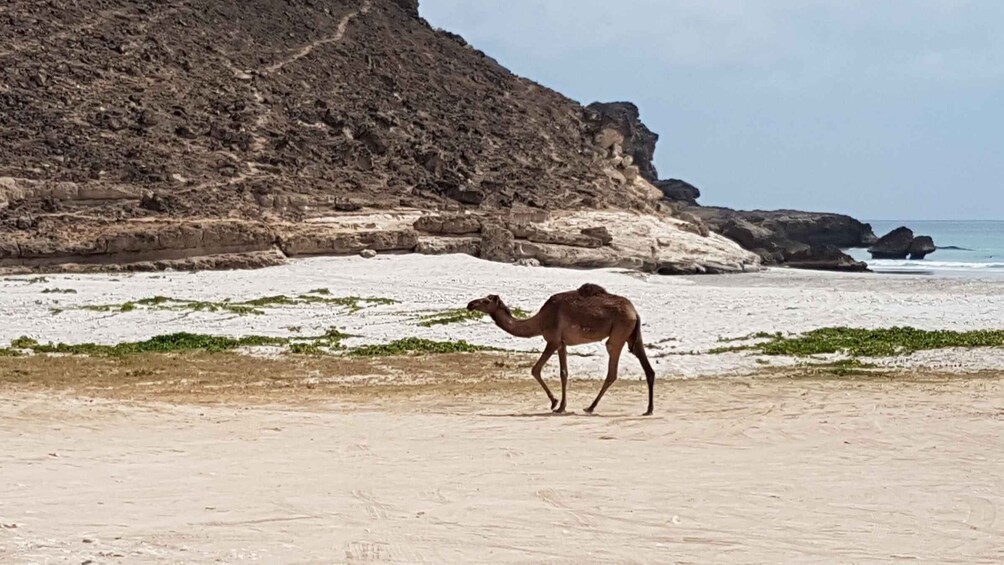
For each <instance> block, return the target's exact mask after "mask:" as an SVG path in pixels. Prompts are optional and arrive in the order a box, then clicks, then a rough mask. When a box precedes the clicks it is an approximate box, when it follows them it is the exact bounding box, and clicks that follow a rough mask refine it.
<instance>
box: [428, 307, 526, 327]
mask: <svg viewBox="0 0 1004 565" xmlns="http://www.w3.org/2000/svg"><path fill="white" fill-rule="evenodd" d="M512 315H513V317H514V318H529V317H530V313H529V312H527V311H526V310H521V309H519V308H513V309H512ZM485 316H486V314H485V313H484V312H479V311H477V310H468V309H466V308H454V309H451V310H443V311H442V312H436V313H434V314H427V315H424V316H419V317H418V318H417V320H418V325H419V326H422V327H423V328H431V327H433V326H445V325H447V324H457V323H461V322H467V321H470V320H480V319H481V318H484V317H485Z"/></svg>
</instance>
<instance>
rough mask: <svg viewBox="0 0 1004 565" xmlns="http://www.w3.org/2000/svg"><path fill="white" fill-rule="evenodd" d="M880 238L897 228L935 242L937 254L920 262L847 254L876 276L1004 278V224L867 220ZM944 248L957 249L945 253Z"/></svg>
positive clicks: (859, 251)
mask: <svg viewBox="0 0 1004 565" xmlns="http://www.w3.org/2000/svg"><path fill="white" fill-rule="evenodd" d="M868 223H869V224H871V226H872V229H873V230H874V231H875V235H877V236H879V237H882V236H883V235H885V234H887V233H889V232H890V231H892V230H893V229H895V228H898V227H899V226H906V227H908V228H910V229H911V230H913V233H914V235H918V236H920V235H929V236H931V237H932V238H934V244H935V245H936V246H938V248H939V249H938V250H937V251H935V252H934V253H931V254H930V255H928V256H927V257H926V258H925V259H923V260H920V261H911V260H909V259H906V260H896V259H872V258H871V255H870V254H869V253H868V251H867V250H866V249H850V250H848V253H849V254H850V255H851V256H852V257H854V258H855V259H858V260H859V261H865V262H867V263H868V266H869V267H870V268H871V269H872V270H873V271H876V272H886V273H905V272H908V273H927V274H946V275H961V274H970V275H979V276H991V277H1004V220H972V221H954V220H869V221H868ZM946 247H952V248H958V249H945V248H946Z"/></svg>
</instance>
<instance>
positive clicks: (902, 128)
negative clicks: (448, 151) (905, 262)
mask: <svg viewBox="0 0 1004 565" xmlns="http://www.w3.org/2000/svg"><path fill="white" fill-rule="evenodd" d="M420 5H421V11H422V15H423V16H424V17H425V18H427V19H428V20H429V22H430V23H431V24H432V25H434V26H437V27H441V28H444V29H449V30H450V31H454V32H456V33H459V34H461V35H463V36H464V37H465V38H466V39H467V40H468V41H469V42H470V43H472V44H473V45H474V46H475V47H477V48H478V49H481V50H482V51H485V52H486V53H487V54H488V55H490V56H492V57H494V58H495V59H496V60H498V61H499V62H500V63H502V64H503V65H505V66H507V67H508V68H510V69H511V70H513V71H514V72H515V73H517V74H519V75H522V76H526V77H529V78H531V79H533V80H536V81H538V82H540V83H542V84H544V85H546V86H549V87H551V88H554V89H556V90H558V91H560V92H562V93H564V94H565V95H567V96H569V97H571V98H574V99H575V100H578V101H579V102H582V103H585V104H588V103H590V102H593V101H596V100H601V101H613V100H630V101H632V102H634V103H636V104H637V105H638V106H639V107H640V108H641V112H642V119H643V121H644V122H645V123H646V124H647V125H648V126H649V128H651V129H652V130H653V131H655V132H657V133H659V134H660V136H661V139H660V141H659V146H658V151H657V153H656V166H657V167H658V168H659V173H660V175H661V176H662V177H664V178H682V179H685V180H687V181H689V182H692V183H693V184H695V185H696V186H698V187H699V188H700V189H701V190H702V191H703V193H704V196H703V197H702V199H701V201H702V202H703V203H705V204H716V205H727V206H733V207H741V208H761V209H773V208H801V209H813V210H824V211H837V212H846V213H851V214H853V215H855V216H858V217H861V218H866V219H1004V180H1002V179H1004V1H1001V0H619V1H613V0H421V3H420Z"/></svg>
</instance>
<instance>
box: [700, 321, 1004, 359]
mask: <svg viewBox="0 0 1004 565" xmlns="http://www.w3.org/2000/svg"><path fill="white" fill-rule="evenodd" d="M947 347H969V348H971V347H1004V330H978V331H970V332H955V331H947V330H937V331H927V330H919V329H916V328H911V327H894V328H885V329H877V330H866V329H861V328H846V327H838V328H821V329H818V330H813V331H810V332H806V333H804V334H802V335H798V336H782V335H780V334H777V335H773V336H770V337H769V338H768V339H767V341H763V342H760V343H754V344H751V345H745V346H737V347H728V348H720V349H716V350H712V353H721V352H724V351H756V352H758V353H762V354H764V355H786V356H794V357H806V356H810V355H821V354H826V353H844V354H847V355H850V356H851V357H892V356H896V355H906V354H909V353H913V352H915V351H923V350H928V349H944V348H947Z"/></svg>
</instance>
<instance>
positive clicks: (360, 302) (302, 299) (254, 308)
mask: <svg viewBox="0 0 1004 565" xmlns="http://www.w3.org/2000/svg"><path fill="white" fill-rule="evenodd" d="M330 294H331V291H329V290H327V289H315V290H312V291H310V292H308V293H306V294H301V295H299V296H286V295H284V294H280V295H275V296H263V297H261V298H255V299H252V300H244V301H240V302H234V301H231V300H222V301H219V302H212V301H205V300H188V299H182V298H171V297H167V296H154V297H152V298H143V299H141V300H136V301H131V302H125V303H122V304H91V305H87V306H82V307H81V308H80V309H82V310H91V311H94V312H132V311H133V310H137V309H144V310H161V311H164V310H166V311H188V312H226V313H230V314H235V315H237V316H248V315H255V316H259V315H262V314H264V313H265V309H266V308H270V307H281V306H302V305H305V304H330V305H333V306H341V307H344V308H348V310H349V312H352V313H355V312H358V311H360V310H362V309H364V308H366V307H368V306H380V305H387V304H396V303H397V301H396V300H393V299H390V298H378V297H363V296H337V297H332V296H330Z"/></svg>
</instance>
